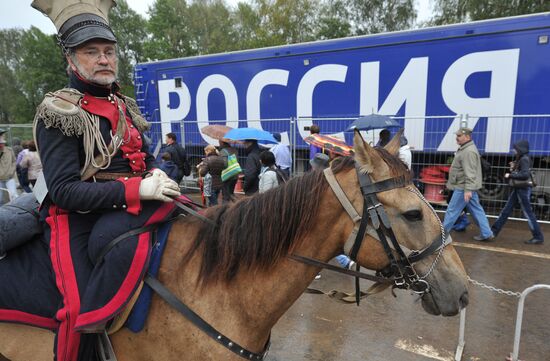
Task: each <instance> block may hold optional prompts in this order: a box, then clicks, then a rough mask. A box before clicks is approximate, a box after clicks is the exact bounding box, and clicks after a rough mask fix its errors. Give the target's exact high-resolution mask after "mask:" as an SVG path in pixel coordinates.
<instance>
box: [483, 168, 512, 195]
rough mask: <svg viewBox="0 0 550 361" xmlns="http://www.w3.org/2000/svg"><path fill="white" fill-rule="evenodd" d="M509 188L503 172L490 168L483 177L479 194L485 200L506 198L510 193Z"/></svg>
mask: <svg viewBox="0 0 550 361" xmlns="http://www.w3.org/2000/svg"><path fill="white" fill-rule="evenodd" d="M509 188H510V187H509V186H508V181H507V180H506V179H505V178H504V173H502V172H499V171H498V170H491V171H490V172H488V173H487V174H485V177H483V187H482V188H481V189H480V190H479V196H480V198H481V199H483V200H486V201H498V200H506V199H507V198H508V195H509V193H510V190H509Z"/></svg>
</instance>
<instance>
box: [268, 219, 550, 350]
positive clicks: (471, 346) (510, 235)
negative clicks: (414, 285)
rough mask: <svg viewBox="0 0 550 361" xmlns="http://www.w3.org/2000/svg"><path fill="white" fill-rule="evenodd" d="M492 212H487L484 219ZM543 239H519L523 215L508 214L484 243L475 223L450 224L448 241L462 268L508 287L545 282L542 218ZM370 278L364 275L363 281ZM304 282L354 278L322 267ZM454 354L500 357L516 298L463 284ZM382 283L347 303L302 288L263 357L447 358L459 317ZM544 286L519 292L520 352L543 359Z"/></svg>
mask: <svg viewBox="0 0 550 361" xmlns="http://www.w3.org/2000/svg"><path fill="white" fill-rule="evenodd" d="M492 221H494V220H491V222H492ZM543 232H544V234H545V236H546V237H547V241H548V242H546V244H544V245H525V244H523V241H524V240H527V239H529V238H530V237H529V236H530V232H529V229H528V227H527V223H525V222H519V221H509V222H508V223H507V225H506V227H505V229H503V231H502V232H501V235H499V237H498V238H497V239H496V240H495V241H494V242H490V243H483V242H476V241H474V240H472V237H473V236H474V235H476V234H477V227H475V226H472V225H471V226H469V227H468V229H467V230H466V232H462V233H457V232H453V239H454V241H455V245H456V249H457V251H458V253H459V255H460V257H461V258H462V261H463V263H464V265H465V268H466V270H467V272H468V274H469V276H470V277H471V278H472V279H474V280H477V281H480V282H484V283H486V284H489V285H492V286H495V287H498V288H502V289H505V290H511V291H514V292H521V291H523V290H524V289H525V288H527V287H530V286H532V285H534V284H550V226H548V225H543ZM369 284H370V283H369V282H364V283H363V285H364V288H363V289H366V287H368V285H369ZM312 287H315V288H319V289H322V290H324V291H325V292H328V291H330V290H333V289H338V290H341V291H345V292H350V293H351V292H353V291H354V280H353V279H352V278H348V277H346V276H344V275H340V274H335V273H331V272H329V271H323V272H322V277H321V279H320V280H316V281H314V282H313V284H312ZM469 291H470V304H469V306H468V308H467V310H466V328H465V330H466V332H465V343H466V344H465V349H464V353H463V357H462V360H465V361H493V360H505V358H506V357H507V356H508V355H509V354H510V353H511V352H512V349H513V341H514V331H515V322H516V312H517V305H518V300H519V298H517V297H515V296H509V295H504V294H500V293H497V292H494V291H490V290H487V289H485V288H481V287H479V286H475V285H473V284H470V289H469ZM397 294H398V297H397V298H394V297H393V296H392V295H391V293H390V292H389V291H385V292H383V293H381V294H378V295H374V296H372V297H370V298H368V299H367V300H364V301H362V302H361V305H360V306H359V307H357V306H355V304H342V303H338V302H336V301H333V300H331V299H329V298H328V297H326V296H319V295H311V294H304V295H302V296H301V297H300V299H299V300H298V301H297V302H296V303H295V304H294V305H293V306H292V307H291V308H290V310H289V311H288V312H287V313H286V314H285V315H284V316H283V317H282V318H281V320H280V321H279V323H278V324H277V325H276V326H275V328H274V329H273V335H272V346H271V350H270V353H269V355H268V357H267V358H266V360H268V361H283V360H284V361H294V360H296V361H299V360H310V361H335V360H346V361H364V360H368V361H397V360H399V361H413V360H414V361H418V360H442V361H447V360H448V361H451V360H454V355H455V351H456V347H457V344H458V333H459V317H458V316H456V317H450V318H449V317H447V318H444V317H441V316H431V315H429V314H427V313H426V312H425V311H424V310H423V309H422V307H421V305H420V303H418V302H416V297H415V296H413V295H410V294H409V293H408V292H407V291H397ZM549 310H550V291H547V290H539V291H535V292H534V293H532V294H531V295H530V296H529V297H527V299H526V302H525V312H524V319H523V332H522V335H521V345H520V353H519V356H520V359H521V360H524V361H549V360H550V342H549V339H550V338H549V336H550V312H549Z"/></svg>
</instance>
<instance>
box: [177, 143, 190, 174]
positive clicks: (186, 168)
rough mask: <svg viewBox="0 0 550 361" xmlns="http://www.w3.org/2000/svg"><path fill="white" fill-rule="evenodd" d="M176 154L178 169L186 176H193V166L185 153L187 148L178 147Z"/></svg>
mask: <svg viewBox="0 0 550 361" xmlns="http://www.w3.org/2000/svg"><path fill="white" fill-rule="evenodd" d="M176 153H177V155H178V160H179V161H178V168H179V169H181V171H182V173H183V175H184V176H186V177H187V176H188V175H190V174H191V165H190V164H189V160H187V153H186V152H185V148H183V147H182V146H181V145H179V144H178V145H177V146H176Z"/></svg>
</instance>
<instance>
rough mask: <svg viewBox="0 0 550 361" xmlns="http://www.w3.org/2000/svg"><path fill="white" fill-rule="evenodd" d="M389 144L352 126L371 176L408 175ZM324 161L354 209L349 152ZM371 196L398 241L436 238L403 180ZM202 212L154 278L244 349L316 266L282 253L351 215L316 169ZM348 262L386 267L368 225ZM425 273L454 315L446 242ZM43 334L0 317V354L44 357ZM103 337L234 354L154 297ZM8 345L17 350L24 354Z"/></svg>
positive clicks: (441, 304) (173, 242)
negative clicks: (133, 320) (134, 328)
mask: <svg viewBox="0 0 550 361" xmlns="http://www.w3.org/2000/svg"><path fill="white" fill-rule="evenodd" d="M398 142H399V140H398V139H397V137H396V138H394V139H393V140H392V141H391V142H390V144H388V145H387V146H386V150H387V151H385V150H379V149H375V148H371V147H370V146H369V145H368V144H366V143H365V142H364V141H363V140H362V138H361V137H360V136H359V135H358V134H356V136H355V146H354V148H355V162H357V164H359V165H360V167H361V170H362V171H365V172H368V174H370V176H371V178H372V179H373V181H375V182H377V181H382V180H384V179H388V178H391V177H395V176H399V175H404V176H407V173H408V171H407V170H406V167H405V166H404V165H403V164H402V162H400V161H399V160H398V159H397V158H395V157H394V156H392V155H390V153H391V154H397V150H398ZM332 169H333V172H334V174H335V176H336V179H337V180H338V182H339V184H340V185H341V187H342V188H343V190H344V192H345V194H346V196H347V198H349V200H351V202H352V203H353V205H354V207H355V208H356V209H357V210H358V211H359V213H361V209H362V207H363V196H362V194H361V191H360V188H359V185H358V177H357V173H356V170H355V166H354V161H353V159H351V158H342V159H339V160H337V161H335V162H333V164H332ZM410 187H412V186H410ZM377 196H378V199H379V200H380V202H381V203H382V204H383V206H384V208H385V210H386V212H387V214H388V215H389V217H390V220H391V223H392V227H393V229H394V232H395V235H396V237H397V239H398V240H399V242H400V244H402V245H404V246H406V247H407V248H409V249H423V248H425V247H427V246H428V245H429V244H431V243H432V241H433V240H435V239H438V237H441V228H440V221H439V219H437V216H436V215H435V213H434V212H433V211H432V209H430V207H429V206H428V204H427V203H426V202H425V201H424V200H422V199H421V198H420V196H419V195H417V194H416V193H414V192H412V191H411V190H410V188H409V189H406V188H395V189H392V190H389V191H385V192H381V193H379V194H378V195H377ZM206 214H207V216H208V217H209V218H210V219H212V220H214V221H215V222H216V224H217V226H216V227H212V226H210V225H208V224H206V223H205V222H203V221H201V220H199V219H196V218H193V217H186V218H185V219H182V220H181V221H178V222H176V223H175V224H174V227H173V228H172V231H171V233H170V236H169V241H168V244H167V247H166V252H165V254H164V259H163V261H162V265H161V270H160V274H159V279H160V281H162V283H163V284H164V285H166V286H167V287H168V288H169V289H170V290H172V291H173V292H174V293H175V294H176V295H177V296H178V297H179V299H180V300H182V301H183V302H184V303H185V304H187V305H188V306H189V307H190V308H191V309H192V310H194V311H195V312H196V313H197V314H199V315H200V316H201V317H203V318H204V319H205V320H206V321H207V322H208V323H210V325H212V326H213V327H214V328H216V329H217V330H219V331H220V332H221V333H223V334H224V335H226V336H227V337H229V338H230V339H231V340H233V341H234V342H236V343H238V344H240V345H242V346H243V347H245V348H247V349H248V350H250V351H253V352H261V351H262V350H263V348H264V345H265V344H266V341H267V340H268V338H269V335H270V332H271V329H272V327H273V326H274V325H275V323H276V322H277V321H278V320H279V318H280V317H281V316H282V315H283V314H284V313H285V311H286V310H288V308H289V307H290V306H291V305H292V304H293V303H294V302H295V301H296V300H297V299H298V297H300V295H301V294H302V292H303V291H304V290H305V289H306V287H307V286H308V285H309V284H310V283H311V281H312V280H313V278H314V277H315V275H316V274H317V273H318V272H319V268H316V267H313V266H308V265H305V264H303V263H300V262H297V261H295V260H291V259H289V258H288V257H287V256H288V255H289V254H296V255H302V256H307V257H311V258H314V259H317V260H321V261H329V260H330V259H332V258H333V257H335V256H336V255H338V254H340V253H342V250H343V247H344V243H345V241H346V239H347V238H348V236H349V235H350V233H351V231H352V229H353V226H354V223H353V222H352V220H351V219H350V217H349V216H348V214H347V213H346V212H345V211H344V209H343V208H342V206H341V204H340V202H339V201H338V200H337V198H336V197H335V195H334V192H333V191H332V189H331V188H330V187H329V186H328V185H327V181H326V180H325V178H324V176H323V173H322V172H320V171H315V172H310V173H307V174H305V175H303V176H301V177H297V178H294V179H292V180H291V181H289V182H288V183H286V184H285V185H283V186H281V187H279V188H276V189H274V190H271V191H269V192H266V193H264V194H258V195H255V196H253V197H249V198H245V199H242V200H240V201H238V202H235V203H233V204H230V205H222V206H218V207H215V208H211V209H209V210H208V211H207V213H206ZM436 256H437V252H436V253H435V254H433V255H431V256H429V257H426V258H425V259H423V260H422V261H420V262H418V263H416V264H415V265H414V266H415V269H416V270H417V272H418V273H419V274H425V273H427V272H429V269H430V268H431V266H432V265H433V264H434V261H435V259H436ZM357 260H358V263H359V264H360V265H361V266H363V267H366V268H368V269H372V270H380V269H382V268H384V267H385V266H387V264H388V258H387V256H386V254H385V253H384V250H383V248H382V246H381V245H380V242H379V240H377V239H376V238H375V237H373V236H372V232H370V234H369V233H368V234H367V235H366V236H365V238H364V242H363V244H362V246H361V248H360V250H359V253H358V256H357ZM426 280H427V281H428V282H429V284H430V287H431V291H430V292H429V293H427V294H425V295H424V296H423V297H422V301H423V302H422V304H423V307H424V309H425V310H426V311H427V312H429V313H431V314H434V315H439V314H441V315H444V316H450V315H455V314H457V313H458V312H459V310H460V309H461V308H462V307H465V306H466V304H467V303H468V293H467V287H466V286H467V281H466V274H465V271H464V268H463V266H462V263H461V261H460V259H459V257H458V255H457V253H456V252H455V250H454V248H453V247H452V245H449V246H447V247H446V248H445V249H444V250H443V251H442V253H441V255H440V257H439V259H438V262H437V264H436V265H435V268H434V269H433V272H431V273H430V274H429V276H428V277H427V278H426ZM51 339H52V334H51V332H46V331H37V329H32V328H29V327H24V326H14V325H7V324H4V325H3V326H2V327H0V340H1V341H0V344H1V346H0V354H3V355H4V356H6V357H7V358H9V359H10V360H13V361H29V360H33V361H41V360H51V359H52V351H51V350H52V345H53V341H52V340H51ZM111 339H112V343H113V346H114V349H115V352H116V355H117V358H118V360H120V361H130V360H131V361H150V360H163V361H169V360H201V361H203V360H235V361H239V360H243V359H242V358H241V357H239V356H238V355H235V354H234V353H232V352H230V351H229V350H228V349H227V348H225V347H224V346H222V345H221V344H219V343H218V342H216V341H215V340H213V339H211V338H209V337H208V336H206V335H205V334H204V333H203V332H202V331H200V330H199V329H197V328H196V327H195V326H194V325H193V324H191V323H190V322H189V321H188V320H187V319H186V318H184V317H183V316H182V315H181V314H179V313H178V312H177V311H175V310H174V309H173V308H171V307H170V306H169V305H168V304H167V303H166V302H164V301H163V300H162V299H160V298H159V297H158V296H155V297H154V298H153V303H152V306H151V312H150V314H149V317H148V320H147V323H146V327H145V328H144V330H143V331H142V332H140V333H137V334H135V333H132V332H130V331H128V330H126V329H123V330H121V331H119V332H117V333H116V334H114V335H112V336H111ZM6 340H9V342H6ZM44 345H46V346H45V347H44ZM17 350H23V351H25V350H26V352H27V356H25V355H21V354H17ZM28 354H32V355H33V356H32V357H31V358H29V356H28Z"/></svg>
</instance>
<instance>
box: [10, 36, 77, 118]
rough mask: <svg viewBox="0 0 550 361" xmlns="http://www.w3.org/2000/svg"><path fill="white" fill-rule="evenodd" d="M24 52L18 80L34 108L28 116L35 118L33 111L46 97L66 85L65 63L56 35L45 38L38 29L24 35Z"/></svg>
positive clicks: (22, 46)
mask: <svg viewBox="0 0 550 361" xmlns="http://www.w3.org/2000/svg"><path fill="white" fill-rule="evenodd" d="M21 49H22V54H21V58H22V60H21V62H20V63H19V65H18V67H17V78H18V79H19V82H20V85H21V90H22V91H23V93H24V94H25V97H26V98H27V101H28V103H29V105H30V107H31V108H32V110H31V111H30V112H29V113H28V114H25V116H26V117H29V118H31V119H32V116H33V113H34V108H36V106H37V105H38V104H39V103H40V102H41V101H42V99H43V98H44V95H45V94H46V93H47V92H49V91H55V90H57V89H59V88H62V87H63V86H64V85H65V84H67V74H66V70H65V69H66V63H65V60H64V57H63V56H62V53H61V50H60V49H59V47H58V46H57V45H56V40H55V36H54V35H46V34H44V33H43V32H41V31H40V30H39V29H38V28H35V27H31V29H30V30H28V31H26V32H25V33H24V34H23V37H22V39H21Z"/></svg>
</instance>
